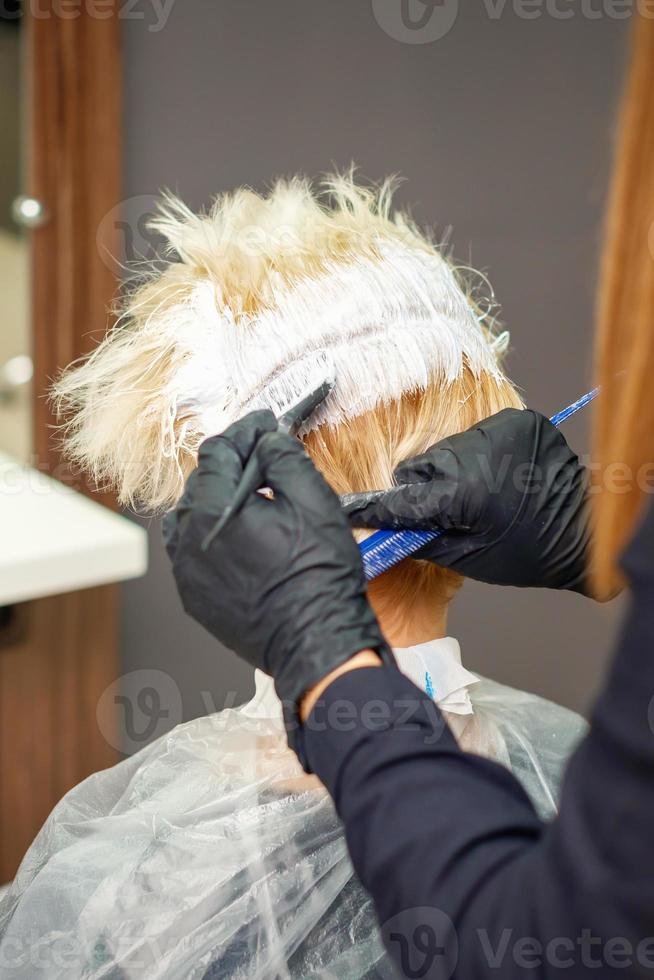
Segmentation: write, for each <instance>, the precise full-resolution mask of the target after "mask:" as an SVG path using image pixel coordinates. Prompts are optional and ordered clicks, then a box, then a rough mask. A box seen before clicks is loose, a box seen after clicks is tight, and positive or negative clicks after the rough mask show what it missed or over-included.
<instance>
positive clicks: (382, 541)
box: [359, 388, 599, 581]
mask: <svg viewBox="0 0 654 980" xmlns="http://www.w3.org/2000/svg"><path fill="white" fill-rule="evenodd" d="M598 392H599V388H593V390H592V391H588V392H587V393H586V394H585V395H582V396H581V398H578V399H577V401H576V402H573V403H572V405H568V407H567V408H564V409H562V410H561V411H560V412H557V413H556V415H553V416H552V418H551V419H550V422H551V423H552V425H557V426H558V425H561V423H562V422H565V421H566V419H569V418H570V416H571V415H574V414H575V412H578V411H579V409H580V408H583V407H584V406H585V405H587V404H588V403H589V402H592V400H593V398H595V396H596V395H597V394H598ZM441 534H443V531H375V533H374V534H371V535H370V537H369V538H366V539H365V541H362V542H361V543H360V545H359V550H360V551H361V558H362V560H363V570H364V574H365V576H366V579H367V580H368V581H370V580H371V579H373V578H377V576H378V575H381V574H382V572H387V571H388V569H389V568H392V567H393V565H397V563H398V562H400V561H402V560H403V559H404V558H410V557H411V555H413V554H414V553H415V552H416V551H419V550H420V549H421V548H422V547H424V545H426V544H429V542H430V541H435V540H436V538H439V537H440V536H441Z"/></svg>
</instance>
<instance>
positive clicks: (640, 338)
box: [592, 15, 654, 597]
mask: <svg viewBox="0 0 654 980" xmlns="http://www.w3.org/2000/svg"><path fill="white" fill-rule="evenodd" d="M634 16H635V24H634V28H633V50H632V56H631V64H630V67H629V72H628V77H627V84H626V90H625V93H624V99H623V104H622V109H621V114H620V120H619V129H618V146H617V153H616V160H615V169H614V174H613V179H612V185H611V192H610V197H609V207H608V215H607V227H606V241H605V247H604V256H603V261H602V266H601V276H600V282H601V286H600V293H599V310H598V317H599V322H598V335H597V346H596V371H597V376H598V380H599V383H600V384H601V386H602V396H601V398H600V399H598V403H597V411H596V415H595V427H594V459H595V462H596V463H598V464H599V465H598V467H597V469H596V471H595V473H594V486H593V490H594V500H593V524H594V555H593V562H592V574H593V579H594V583H595V589H596V592H597V594H598V595H599V596H601V597H606V596H607V595H610V594H611V593H612V592H614V591H615V590H616V588H617V587H618V586H619V585H620V584H621V573H620V570H619V568H618V559H619V556H620V553H621V551H622V549H623V547H624V545H625V544H626V542H627V540H628V538H629V537H630V535H631V533H632V532H633V530H634V527H635V525H636V522H637V520H638V518H639V516H640V513H641V511H642V509H643V505H644V501H645V499H646V496H647V492H648V486H647V481H648V480H649V483H650V487H649V491H650V492H651V491H652V490H654V479H653V476H654V466H653V462H652V461H654V20H653V19H652V18H651V17H645V16H637V15H634Z"/></svg>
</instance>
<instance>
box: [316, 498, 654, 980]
mask: <svg viewBox="0 0 654 980" xmlns="http://www.w3.org/2000/svg"><path fill="white" fill-rule="evenodd" d="M623 565H624V567H625V570H626V572H627V575H628V578H629V580H630V584H631V589H632V597H631V606H630V609H629V612H628V615H627V618H626V622H625V624H624V627H623V630H622V633H621V637H620V640H619V643H618V649H617V652H616V655H615V659H614V662H613V665H612V669H611V672H610V675H609V678H608V681H607V684H606V687H605V690H604V692H603V694H602V696H601V697H600V699H599V700H598V702H597V704H596V706H595V709H594V713H593V717H592V723H591V730H590V733H589V735H588V736H587V737H586V739H585V740H584V741H583V742H582V744H581V745H580V747H579V748H578V750H577V752H576V753H575V754H574V756H573V758H572V760H571V763H570V765H569V768H568V772H567V776H566V779H565V782H564V788H563V793H562V800H561V807H560V814H559V816H558V818H557V819H556V820H555V821H553V822H552V823H551V824H549V825H546V824H542V823H540V822H539V820H538V819H537V817H536V815H535V813H534V812H533V809H532V807H531V805H530V803H529V802H528V801H527V799H526V797H525V795H524V793H523V792H522V790H521V788H520V786H519V785H518V783H517V782H516V781H515V780H514V778H513V777H512V776H511V775H509V773H508V772H506V771H505V770H503V769H502V768H500V766H498V765H495V764H493V763H492V762H489V761H486V760H483V759H481V758H479V757H475V756H473V755H469V754H465V753H463V752H461V751H460V750H459V749H458V748H457V746H456V744H455V741H454V738H453V737H452V736H451V734H450V732H449V731H448V730H447V728H445V729H444V730H442V731H441V732H440V734H439V724H438V723H439V720H440V716H439V715H438V713H437V711H435V710H434V707H433V706H432V704H431V703H430V702H427V701H425V700H424V695H423V694H422V693H421V692H420V691H419V690H418V689H417V688H415V687H414V686H413V685H412V684H411V683H410V682H409V681H408V680H406V679H405V678H403V677H402V676H401V675H400V674H399V673H398V672H397V671H395V670H394V669H392V668H388V667H383V668H368V669H362V670H356V671H352V672H350V673H348V674H346V675H343V676H341V677H340V678H338V679H337V680H336V681H335V682H334V683H333V684H332V685H331V686H330V687H329V688H328V689H327V691H326V692H325V694H324V695H323V698H322V701H321V706H318V707H317V708H316V709H314V712H313V713H312V715H311V716H310V717H309V719H308V725H307V730H306V734H305V739H306V748H307V754H308V757H309V761H310V763H311V766H312V768H313V769H314V771H315V772H316V773H317V774H318V775H319V776H320V778H321V779H322V780H323V782H324V783H325V785H326V786H327V787H328V789H329V791H330V792H331V793H332V795H333V797H334V799H335V802H336V807H337V809H338V812H339V814H340V816H341V818H342V820H343V822H344V824H345V830H346V834H347V841H348V845H349V848H350V854H351V857H352V862H353V865H354V867H355V869H356V871H357V874H358V875H359V877H360V879H361V881H362V882H363V884H364V886H365V887H366V888H367V889H368V890H369V892H370V893H371V894H372V896H373V898H374V901H375V905H376V908H377V913H378V917H379V920H380V923H381V925H382V931H383V935H384V937H385V941H386V943H387V947H388V949H389V951H390V952H391V954H392V955H393V956H394V958H395V959H396V961H397V962H398V963H399V964H400V965H402V957H404V958H405V959H404V963H405V964H406V963H407V962H408V960H407V959H406V957H407V956H408V955H409V952H410V951H411V949H412V946H413V952H412V955H413V956H414V957H415V958H414V960H413V961H412V962H413V969H416V968H417V965H418V964H420V963H421V962H424V956H425V955H426V956H427V957H431V958H432V959H433V961H434V966H433V967H432V968H431V970H430V971H426V972H423V973H413V975H414V976H429V977H432V976H433V977H441V976H442V977H449V976H454V977H457V978H463V980H470V978H477V977H485V976H489V975H497V976H501V977H502V980H511V978H518V977H520V978H524V977H530V978H545V977H547V978H550V977H552V978H554V977H560V976H561V975H563V974H565V975H567V976H571V977H574V978H575V980H578V978H579V977H585V976H589V977H590V976H592V977H595V978H603V977H615V976H629V977H641V976H642V977H645V976H647V977H652V976H654V938H652V937H654V843H653V842H652V829H653V828H654V735H653V733H652V725H653V724H654V700H653V696H654V509H653V508H650V510H649V513H648V515H647V519H646V521H645V523H644V524H643V526H642V527H641V530H640V533H639V534H638V536H637V538H636V539H635V541H634V542H633V543H632V545H631V546H630V548H629V550H628V551H627V553H626V555H625V559H624V562H623ZM330 711H331V723H329V724H327V725H325V724H324V723H325V722H327V721H328V720H329V718H330V715H329V712H330ZM384 711H386V721H385V722H384V721H383V720H382V717H383V714H384ZM409 714H410V715H411V718H410V720H411V721H412V722H413V725H412V726H409V725H407V721H408V720H409ZM355 718H356V719H357V720H353V719H355ZM348 719H349V721H348ZM430 910H431V911H430ZM448 921H450V922H451V923H453V926H454V933H453V934H454V935H455V936H456V940H455V945H456V949H455V948H454V947H453V946H452V944H451V942H448V939H447V936H446V934H445V931H444V928H445V923H447V922H448ZM430 930H433V933H432V932H430ZM439 932H440V935H439ZM432 935H433V936H435V937H436V939H437V942H435V943H433V942H431V941H430V936H432ZM420 950H427V953H420ZM430 950H431V952H430ZM439 950H444V952H440V951H439ZM455 953H456V957H457V962H458V966H457V969H456V971H455V972H454V973H453V974H452V973H451V972H449V970H450V967H451V965H452V964H451V960H450V957H452V956H454V955H455ZM421 957H423V959H421ZM439 965H440V966H441V967H442V966H443V965H444V966H445V968H444V969H441V972H438V969H439ZM493 965H495V967H496V969H495V970H493V969H492V967H493ZM409 975H410V974H409Z"/></svg>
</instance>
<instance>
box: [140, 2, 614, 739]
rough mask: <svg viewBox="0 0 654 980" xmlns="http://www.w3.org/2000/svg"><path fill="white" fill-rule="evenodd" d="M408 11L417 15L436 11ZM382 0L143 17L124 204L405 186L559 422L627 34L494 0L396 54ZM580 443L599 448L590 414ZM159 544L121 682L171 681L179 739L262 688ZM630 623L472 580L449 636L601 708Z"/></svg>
mask: <svg viewBox="0 0 654 980" xmlns="http://www.w3.org/2000/svg"><path fill="white" fill-rule="evenodd" d="M411 2H412V3H414V4H415V7H414V8H413V9H414V14H415V15H416V16H417V15H418V14H420V13H421V12H425V11H426V9H427V8H425V7H423V5H422V4H421V3H420V2H419V0H411ZM374 3H375V7H374V9H373V6H372V5H371V2H370V0H358V2H357V3H352V2H351V0H330V2H329V3H318V2H315V0H313V2H312V0H309V2H307V0H275V2H274V3H264V2H258V3H257V2H254V0H184V2H183V3H182V2H180V0H177V2H176V3H174V5H173V7H172V10H171V13H170V17H169V19H168V21H167V22H166V23H165V25H164V26H163V27H162V29H161V30H159V31H154V30H152V29H151V28H152V26H153V22H154V17H153V14H150V15H147V16H144V18H143V19H131V18H126V19H125V22H124V41H125V91H126V101H125V193H126V196H127V197H130V198H131V197H137V196H140V195H150V194H153V193H156V191H157V190H158V189H159V188H160V187H163V186H167V187H171V188H173V189H175V190H177V191H179V192H180V193H181V194H182V196H183V197H185V199H186V200H187V201H188V202H189V203H190V204H191V205H192V206H195V207H199V206H201V205H203V204H206V203H207V202H208V201H209V200H210V199H211V197H212V195H213V194H215V193H216V192H217V191H220V190H224V189H227V188H230V187H233V186H234V185H237V184H242V183H247V184H250V185H252V186H254V187H255V188H263V187H264V186H265V184H266V182H267V181H268V180H269V179H270V178H271V177H272V176H274V175H278V174H291V173H294V172H296V171H298V170H302V171H304V172H306V173H308V174H310V175H315V174H319V173H320V172H322V171H324V170H326V169H329V168H330V166H331V165H332V164H333V163H335V164H337V165H339V166H344V165H347V164H348V163H349V162H350V161H351V160H354V161H356V163H357V164H358V165H359V167H360V169H361V172H362V173H363V174H364V175H367V176H369V177H372V178H378V177H380V176H383V175H385V174H387V173H389V172H399V173H401V174H403V175H404V176H405V177H406V178H407V181H406V183H405V184H404V186H403V187H402V189H401V193H400V195H399V200H400V202H401V203H402V204H404V205H410V206H411V208H412V210H413V213H414V215H415V217H416V218H417V219H419V220H420V221H421V222H424V223H429V224H432V225H436V227H437V229H438V230H439V231H440V232H443V231H445V230H447V228H448V227H449V226H452V234H451V242H452V244H453V247H454V252H455V255H456V257H457V258H459V259H462V260H464V261H470V262H471V263H472V264H473V265H474V266H475V267H477V268H482V269H484V270H485V271H487V272H488V274H489V276H490V278H491V281H492V282H493V284H494V286H495V290H496V293H497V296H498V298H499V300H500V302H501V304H502V307H503V319H504V321H505V323H506V324H507V325H508V326H509V328H510V329H511V334H512V344H513V352H512V354H511V357H510V360H509V370H510V373H511V374H512V376H513V377H514V379H515V380H516V381H517V382H518V383H519V384H520V385H521V387H522V388H523V390H524V392H525V396H526V399H527V401H528V403H529V404H530V405H531V406H532V407H535V408H538V409H540V410H542V411H544V412H546V413H548V414H549V413H551V412H553V411H555V410H557V409H558V408H560V407H562V406H564V405H565V404H567V403H568V402H570V401H572V400H573V399H574V398H575V397H576V396H577V395H579V394H581V392H582V391H585V390H586V389H587V388H588V387H590V384H591V336H592V314H593V294H594V289H595V276H596V260H597V255H598V247H599V241H600V230H601V214H602V206H603V201H604V196H605V191H606V185H607V177H608V167H609V152H610V145H611V136H612V131H613V119H614V109H615V106H616V103H617V99H618V93H619V88H620V79H621V75H622V69H623V66H624V62H625V55H626V50H627V47H626V41H627V26H628V23H627V21H626V20H622V19H621V20H617V19H615V18H613V17H611V16H609V15H608V14H606V13H605V14H601V13H599V16H596V17H594V18H590V17H588V16H584V15H583V14H582V12H581V9H580V5H579V4H576V3H572V4H567V5H566V9H568V10H572V11H573V16H572V17H571V18H570V19H562V18H559V17H557V16H553V15H552V14H551V13H550V14H548V13H546V12H544V11H543V12H542V15H541V16H540V17H537V18H535V19H525V18H524V17H522V16H519V14H518V13H517V12H516V8H515V7H514V6H511V5H510V4H508V3H507V4H505V5H502V4H498V3H494V4H491V3H490V0H486V3H483V2H481V3H469V4H466V5H465V7H464V6H463V4H460V9H459V11H458V16H457V17H456V19H455V21H454V23H453V26H452V27H451V29H450V30H449V32H447V33H446V34H445V36H443V37H442V38H440V39H438V40H435V41H434V42H433V43H425V44H416V43H406V38H407V37H408V38H412V39H413V40H415V39H416V37H417V36H418V34H417V32H415V31H413V32H412V31H411V30H406V29H404V28H401V26H400V28H398V27H397V24H396V25H395V26H394V27H391V33H395V34H396V35H397V34H398V32H400V33H401V32H402V31H403V32H404V36H405V40H398V39H397V37H392V36H389V34H388V33H387V32H385V30H384V29H382V27H381V26H380V24H379V22H378V20H377V19H376V16H375V11H377V14H378V16H379V17H380V19H381V20H384V16H383V14H382V15H379V11H380V10H383V9H386V11H387V12H388V11H389V10H390V11H392V10H393V9H394V8H395V7H398V8H399V2H398V3H397V4H396V3H395V2H394V0H388V3H386V4H385V5H384V3H383V2H382V0H374ZM562 6H563V5H562ZM145 7H146V5H145V4H143V5H141V8H140V9H141V10H144V9H145ZM518 9H519V8H518ZM550 9H553V8H552V7H551V5H550ZM595 9H596V12H599V11H601V10H602V9H603V8H602V4H601V3H600V0H597V3H596V5H595ZM606 9H610V8H608V7H606ZM489 10H491V11H492V10H495V12H496V13H497V12H498V11H500V10H501V11H502V13H501V15H499V16H491V15H490V14H489ZM529 10H530V11H531V12H532V14H533V12H534V8H533V6H531V5H530V7H529ZM455 11H456V4H454V2H453V0H448V2H446V4H445V5H444V7H442V8H441V9H440V11H439V5H436V6H435V7H434V14H435V16H439V17H447V16H449V15H450V14H452V13H454V12H455ZM384 23H385V21H384ZM398 24H399V21H398ZM566 432H567V434H568V435H569V438H570V440H571V442H572V443H573V445H575V447H577V448H578V449H579V450H580V451H585V450H586V449H587V448H588V435H587V432H588V416H586V417H584V418H583V419H578V420H576V421H575V422H573V423H572V424H570V425H569V426H568V428H567V429H566ZM150 530H151V548H152V557H151V560H152V565H151V569H150V572H149V574H148V575H147V577H146V578H145V579H143V580H141V581H138V582H132V583H129V584H127V585H126V586H125V587H124V593H123V598H124V604H123V639H122V650H123V667H124V670H125V671H126V672H131V671H134V670H137V669H141V668H148V669H158V670H163V671H165V672H167V673H168V674H169V675H170V676H171V677H172V678H173V679H174V680H175V682H176V683H177V685H178V687H179V690H180V692H181V702H180V704H179V705H178V706H177V708H176V709H175V710H174V711H173V712H172V713H171V717H170V722H171V723H172V721H176V720H178V717H179V715H180V714H181V713H183V715H184V717H187V718H188V717H192V716H194V715H197V714H199V713H202V712H203V711H205V710H206V709H207V707H210V706H211V704H216V705H218V706H220V705H221V704H222V703H223V700H224V697H225V694H226V692H227V691H234V692H236V696H237V697H239V698H242V697H244V696H246V695H247V694H249V692H250V690H251V682H250V678H249V674H248V671H246V670H245V668H244V667H243V666H242V665H241V664H240V663H239V662H238V661H237V660H236V658H235V657H234V656H233V655H231V654H228V653H222V652H221V651H220V650H218V649H217V647H216V645H215V643H214V642H213V641H212V640H211V639H210V638H209V637H208V636H206V635H205V634H204V633H203V631H202V630H201V629H200V628H199V627H196V626H195V625H194V624H193V623H192V622H190V621H189V620H187V619H186V618H185V617H184V614H183V612H182V610H181V607H180V605H179V602H178V599H177V597H176V594H175V593H174V590H173V585H172V580H171V575H170V572H169V569H168V566H167V561H166V559H165V556H164V554H163V552H162V548H161V545H160V528H159V524H158V522H154V523H152V524H151V525H150ZM615 619H616V609H615V606H613V607H611V608H606V607H605V608H599V607H595V606H593V605H592V604H591V603H589V602H587V601H585V600H583V599H581V598H579V597H576V596H572V595H550V594H546V593H540V592H538V593H536V592H534V593H524V592H520V591H518V590H499V589H492V588H489V587H485V586H484V587H482V586H477V585H473V584H469V585H468V586H467V587H466V588H465V589H464V590H463V592H462V594H461V595H460V597H459V598H458V600H457V602H456V604H455V608H454V609H453V613H452V617H451V625H450V632H451V633H452V634H453V635H455V636H457V637H458V638H459V639H460V640H461V642H462V647H463V652H464V657H465V660H466V663H467V665H468V666H471V667H473V668H476V669H478V670H480V671H482V672H484V673H486V674H488V675H490V676H493V677H495V678H497V679H499V680H502V681H504V682H508V683H510V684H513V685H516V686H519V687H525V688H529V689H532V690H535V691H538V692H540V693H543V694H545V695H547V696H549V697H552V698H554V699H556V700H558V701H560V702H562V703H564V704H567V705H570V706H572V707H575V708H578V709H585V708H586V707H587V706H588V702H589V699H590V697H591V695H592V693H593V692H594V690H595V689H596V686H597V684H598V681H599V678H600V677H601V672H602V668H603V665H604V663H605V660H606V656H607V653H608V652H609V648H610V643H611V637H612V634H613V631H614V624H615ZM127 683H128V686H129V681H128V682H127ZM202 692H204V694H203V693H202ZM167 723H168V722H167Z"/></svg>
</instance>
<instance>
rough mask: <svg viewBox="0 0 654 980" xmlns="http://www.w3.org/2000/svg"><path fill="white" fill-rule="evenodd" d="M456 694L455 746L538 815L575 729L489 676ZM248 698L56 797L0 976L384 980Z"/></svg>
mask: <svg viewBox="0 0 654 980" xmlns="http://www.w3.org/2000/svg"><path fill="white" fill-rule="evenodd" d="M475 680H476V678H475ZM469 693H470V698H471V704H472V712H473V713H472V714H470V715H469V717H468V719H467V723H466V724H465V727H464V729H463V732H462V734H460V735H459V736H458V737H459V741H460V743H461V744H462V746H463V747H464V748H466V749H469V750H471V751H475V752H479V753H482V754H484V755H488V756H492V757H494V758H496V759H498V760H499V761H500V762H502V763H504V764H505V765H507V766H509V767H510V768H511V769H512V770H513V771H514V772H515V774H516V775H517V776H518V778H519V779H520V780H521V782H522V783H523V785H524V787H525V788H526V790H527V792H528V793H529V795H530V796H531V798H532V800H533V802H534V804H535V806H536V808H537V809H538V812H539V813H540V815H541V816H543V817H551V816H552V814H553V813H554V812H555V806H556V799H557V795H558V789H559V781H560V777H561V773H562V769H563V766H564V764H565V761H566V759H567V757H568V756H569V754H570V752H571V751H572V749H573V748H574V746H575V745H576V743H577V741H578V740H579V738H580V737H581V736H582V735H583V733H584V730H585V723H584V722H583V721H582V719H581V718H579V717H578V716H577V715H575V714H573V713H572V712H570V711H567V710H566V709H564V708H561V707H558V706H557V705H554V704H552V703H550V702H547V701H544V700H542V699H541V698H538V697H535V696H533V695H530V694H525V693H521V692H519V691H515V690H513V689H511V688H508V687H503V686H501V685H499V684H496V683H493V682H491V681H486V680H476V683H474V684H473V685H472V686H471V688H470V692H469ZM251 705H252V703H250V705H249V706H245V707H243V708H236V709H228V710H225V711H222V712H219V713H218V714H213V715H210V716H208V717H203V718H198V719H196V720H194V721H191V722H188V723H186V724H183V725H180V726H179V727H178V728H176V729H174V730H173V731H172V732H171V733H169V734H168V735H166V736H164V737H162V738H161V739H159V740H158V741H157V742H155V743H153V744H151V745H149V746H148V747H146V748H145V749H143V750H142V751H141V752H139V753H138V754H137V755H135V756H132V757H131V758H129V759H127V760H125V761H124V762H121V763H119V764H118V765H116V766H114V767H113V768H112V769H108V770H105V771H104V772H100V773H96V774H94V775H93V776H91V777H89V778H88V779H86V780H85V781H84V782H83V783H81V784H80V785H79V786H77V787H75V788H74V789H73V790H71V792H69V793H68V794H67V795H66V796H65V797H64V798H63V799H62V800H61V802H60V803H59V804H58V805H57V806H56V807H55V809H54V810H53V812H52V814H51V815H50V817H49V818H48V820H47V822H46V823H45V825H44V827H43V828H42V830H41V832H40V833H39V835H38V836H37V838H36V840H35V841H34V843H33V845H32V847H31V848H30V850H29V852H28V853H27V855H26V857H25V859H24V861H23V863H22V866H21V868H20V870H19V872H18V874H17V876H16V879H15V881H14V883H13V885H12V887H11V889H10V891H9V893H8V894H7V896H6V897H5V898H4V900H3V901H2V903H1V904H0V976H1V977H3V978H4V977H8V978H12V980H26V978H29V980H35V978H39V977H47V978H48V980H57V978H62V980H63V978H65V980H75V978H85V980H89V978H91V980H100V978H111V980H128V978H137V977H138V978H148V980H156V978H161V977H165V978H179V980H194V978H198V980H199V978H206V980H208V978H216V980H217V978H220V980H226V978H243V980H271V978H272V977H279V978H287V977H293V978H298V977H316V976H320V977H322V978H325V977H330V976H331V977H335V978H347V980H363V978H372V977H377V976H382V975H383V976H388V975H389V973H388V972H387V969H388V967H387V965H386V966H384V964H383V962H382V961H383V960H384V958H385V954H384V952H383V949H382V946H381V941H380V939H379V936H378V931H377V927H376V923H375V917H374V910H373V906H372V902H371V900H370V898H369V897H368V895H367V894H366V892H365V891H364V890H363V888H362V886H361V885H360V884H359V882H358V880H357V879H356V877H355V876H354V872H353V870H352V866H351V864H350V861H349V858H348V854H347V850H346V845H345V840H344V836H343V831H342V827H341V824H340V822H339V820H338V818H337V816H336V814H335V812H334V808H333V805H332V803H331V800H330V798H329V797H328V795H327V793H326V791H325V790H324V789H323V788H322V787H321V785H320V784H319V782H318V780H317V778H316V777H315V776H306V775H305V774H304V773H303V772H302V770H301V769H300V767H299V765H298V763H297V761H296V759H295V756H294V755H293V754H292V753H291V752H290V750H289V749H288V748H287V746H286V743H285V738H284V735H283V734H282V733H281V732H280V729H279V725H278V723H277V722H276V721H275V720H274V719H272V718H266V717H263V718H261V717H256V715H257V712H256V711H255V712H252V710H251ZM445 713H446V714H447V712H445ZM459 728H460V726H459ZM380 971H381V972H380Z"/></svg>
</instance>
